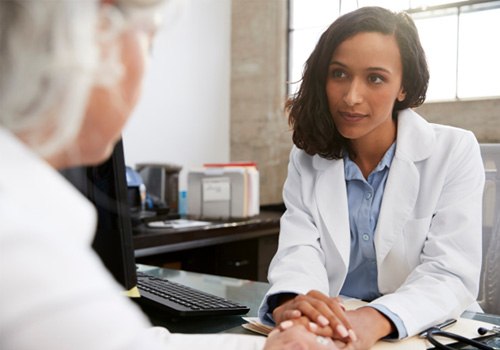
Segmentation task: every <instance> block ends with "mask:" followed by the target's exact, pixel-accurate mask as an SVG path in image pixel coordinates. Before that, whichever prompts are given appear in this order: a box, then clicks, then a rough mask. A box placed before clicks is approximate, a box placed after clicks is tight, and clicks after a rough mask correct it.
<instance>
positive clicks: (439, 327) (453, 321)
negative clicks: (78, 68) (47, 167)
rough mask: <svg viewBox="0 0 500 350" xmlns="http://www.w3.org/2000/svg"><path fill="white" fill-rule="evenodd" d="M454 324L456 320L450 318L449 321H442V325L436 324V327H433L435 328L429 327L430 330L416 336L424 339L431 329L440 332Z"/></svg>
mask: <svg viewBox="0 0 500 350" xmlns="http://www.w3.org/2000/svg"><path fill="white" fill-rule="evenodd" d="M456 322H457V320H456V319H455V318H450V319H448V320H446V321H444V322H442V323H438V324H437V325H435V326H432V327H430V328H427V329H426V330H425V331H423V332H421V333H419V334H418V336H419V337H420V338H425V337H426V336H427V332H429V331H430V330H431V329H439V330H441V329H444V328H446V327H449V326H451V325H452V324H454V323H456Z"/></svg>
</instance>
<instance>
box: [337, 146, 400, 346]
mask: <svg viewBox="0 0 500 350" xmlns="http://www.w3.org/2000/svg"><path fill="white" fill-rule="evenodd" d="M395 151H396V143H393V144H392V145H391V147H389V149H388V150H387V152H386V153H385V155H384V156H383V157H382V159H381V160H380V162H379V164H378V165H377V167H376V168H375V169H373V171H372V172H371V173H370V174H369V175H368V179H365V178H364V176H363V174H362V173H361V170H360V169H359V167H358V166H357V165H356V163H354V162H353V161H352V160H351V159H350V158H349V156H348V155H347V154H346V155H345V156H344V172H345V180H346V187H347V201H348V205H349V224H350V227H351V254H350V259H349V270H348V272H347V277H346V280H345V282H344V285H343V286H342V289H341V291H340V294H341V295H346V296H350V297H354V298H358V299H362V300H366V301H372V300H374V299H376V298H378V297H380V296H381V294H380V291H379V289H378V283H377V260H376V254H375V244H374V237H375V229H376V227H377V221H378V216H379V213H380V206H381V204H382V198H383V196H384V189H385V183H386V181H387V177H388V176H389V169H390V167H391V163H392V159H393V158H394V153H395ZM370 306H372V307H374V308H375V309H377V310H378V311H380V312H381V313H383V314H384V315H385V316H387V317H388V318H389V319H390V320H391V321H392V322H393V323H394V325H395V326H396V328H397V331H398V335H399V337H404V336H406V334H407V332H406V329H405V327H404V325H403V322H402V321H401V319H400V318H399V317H398V316H397V315H396V314H394V313H392V312H391V311H389V310H388V309H387V308H386V307H384V306H382V305H377V304H374V305H370Z"/></svg>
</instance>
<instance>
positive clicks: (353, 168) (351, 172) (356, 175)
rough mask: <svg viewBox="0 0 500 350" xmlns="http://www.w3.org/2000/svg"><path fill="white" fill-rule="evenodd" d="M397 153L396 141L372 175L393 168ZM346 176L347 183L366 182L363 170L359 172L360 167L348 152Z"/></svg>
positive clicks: (345, 167)
mask: <svg viewBox="0 0 500 350" xmlns="http://www.w3.org/2000/svg"><path fill="white" fill-rule="evenodd" d="M395 153H396V142H395V141H394V142H393V143H392V145H391V147H389V149H388V150H387V151H386V152H385V154H384V156H383V157H382V159H381V160H380V162H379V163H378V165H377V166H376V167H375V169H373V171H372V172H371V173H370V175H371V174H373V173H376V172H379V171H383V170H384V169H385V168H388V169H389V168H390V167H391V163H392V159H393V158H394V154H395ZM344 174H345V179H346V180H347V181H350V180H365V178H364V177H363V174H361V170H359V167H358V165H357V164H356V163H354V162H353V161H352V160H351V158H349V155H348V152H344ZM365 181H366V180H365Z"/></svg>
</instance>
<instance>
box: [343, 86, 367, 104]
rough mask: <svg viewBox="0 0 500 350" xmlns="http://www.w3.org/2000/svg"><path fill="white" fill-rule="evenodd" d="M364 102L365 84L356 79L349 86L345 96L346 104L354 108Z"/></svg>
mask: <svg viewBox="0 0 500 350" xmlns="http://www.w3.org/2000/svg"><path fill="white" fill-rule="evenodd" d="M362 101H363V84H362V83H361V82H359V81H358V80H356V79H354V80H352V81H351V83H350V84H349V86H348V88H347V91H346V92H345V95H344V102H345V103H346V104H347V105H348V106H350V107H352V106H354V105H357V104H359V103H361V102H362Z"/></svg>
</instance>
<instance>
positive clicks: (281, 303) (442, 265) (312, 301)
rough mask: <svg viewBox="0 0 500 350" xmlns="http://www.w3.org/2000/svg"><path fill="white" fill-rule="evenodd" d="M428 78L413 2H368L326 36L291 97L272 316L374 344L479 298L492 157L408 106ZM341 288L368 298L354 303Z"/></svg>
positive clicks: (269, 306)
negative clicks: (396, 5)
mask: <svg viewBox="0 0 500 350" xmlns="http://www.w3.org/2000/svg"><path fill="white" fill-rule="evenodd" d="M428 77H429V74H428V71H427V65H426V61H425V55H424V52H423V50H422V47H421V45H420V42H419V38H418V34H417V30H416V28H415V26H414V24H413V22H412V20H411V18H410V17H409V16H407V15H405V14H394V13H391V12H389V11H387V10H384V9H381V8H361V9H359V10H357V11H354V12H352V13H349V14H346V15H344V16H343V17H340V18H339V19H337V20H336V21H335V22H334V23H333V24H332V25H331V26H330V27H329V28H328V29H327V30H326V31H325V33H324V34H323V35H322V37H321V38H320V40H319V42H318V44H317V46H316V48H315V50H314V51H313V53H312V54H311V56H310V57H309V59H308V61H307V64H306V67H305V70H304V76H303V80H302V85H301V87H300V90H299V92H298V94H297V95H296V96H295V97H294V98H293V99H292V100H291V101H289V104H288V111H289V113H290V116H289V118H290V124H291V125H292V127H293V140H294V143H295V146H294V147H293V149H292V151H291V154H290V162H289V167H288V177H287V180H286V182H285V186H284V191H283V198H284V203H285V205H286V212H285V213H284V215H283V217H282V219H281V230H280V238H279V247H278V251H277V253H276V255H275V257H274V259H273V260H272V263H271V266H270V268H269V281H270V283H271V285H272V286H271V288H270V290H269V291H268V293H267V295H266V298H265V299H264V301H263V303H262V306H261V309H260V317H261V319H262V320H263V321H264V322H270V323H272V322H276V323H278V324H281V327H282V328H286V327H288V326H290V325H292V324H297V323H302V324H305V325H308V324H309V325H310V326H311V327H312V328H314V329H316V328H319V331H318V332H319V333H320V334H324V335H328V336H331V337H333V338H335V339H339V340H342V341H344V342H347V343H349V342H352V341H353V340H356V339H357V340H358V347H359V348H369V347H370V346H371V345H372V344H373V343H374V342H376V341H377V340H378V339H380V338H382V337H391V338H395V339H398V338H404V337H406V336H411V335H414V334H416V333H417V332H419V331H422V330H423V329H426V328H428V327H429V326H432V325H434V324H436V323H439V322H441V321H443V320H445V319H447V318H450V317H458V316H459V315H460V314H461V313H462V312H463V311H464V310H465V309H466V308H468V307H475V306H474V304H475V299H476V296H477V293H478V285H479V273H480V268H481V203H482V191H483V186H484V170H483V165H482V161H481V157H480V152H479V146H478V143H477V141H476V139H475V137H474V135H473V134H472V133H471V132H469V131H465V130H461V129H458V128H453V127H449V126H443V125H435V124H430V123H428V122H426V121H425V120H424V119H423V118H422V117H421V116H419V115H418V114H417V113H415V112H414V111H413V110H412V109H410V107H415V106H418V105H420V104H421V103H422V102H423V101H424V98H425V92H426V89H427V82H428ZM342 294H344V295H348V296H351V297H355V298H359V299H364V300H367V301H369V302H370V303H369V305H368V306H366V307H362V308H360V309H358V310H355V311H345V310H344V308H343V307H342V304H341V301H340V300H339V299H338V298H336V297H337V296H339V295H342ZM311 322H312V324H311Z"/></svg>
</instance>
